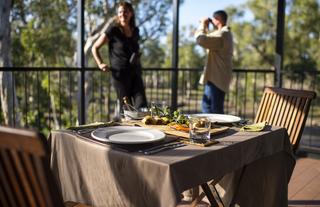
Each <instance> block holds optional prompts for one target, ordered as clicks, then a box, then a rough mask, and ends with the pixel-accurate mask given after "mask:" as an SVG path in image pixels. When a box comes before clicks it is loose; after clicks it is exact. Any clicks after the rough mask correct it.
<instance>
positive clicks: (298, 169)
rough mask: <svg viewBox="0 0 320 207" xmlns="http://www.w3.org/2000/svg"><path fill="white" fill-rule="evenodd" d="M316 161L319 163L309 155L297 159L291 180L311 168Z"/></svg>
mask: <svg viewBox="0 0 320 207" xmlns="http://www.w3.org/2000/svg"><path fill="white" fill-rule="evenodd" d="M316 163H317V160H316V159H311V158H308V157H307V158H299V159H297V162H296V166H295V168H294V170H293V174H292V177H291V181H293V180H294V179H296V178H297V177H298V176H299V175H300V174H301V173H303V172H304V171H305V169H307V168H310V167H311V166H312V165H314V164H316ZM319 163H320V162H319Z"/></svg>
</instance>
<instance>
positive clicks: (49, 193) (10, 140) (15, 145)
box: [0, 126, 75, 207]
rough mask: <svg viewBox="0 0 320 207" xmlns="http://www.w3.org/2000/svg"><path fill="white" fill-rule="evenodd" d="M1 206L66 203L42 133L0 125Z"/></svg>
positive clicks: (54, 206)
mask: <svg viewBox="0 0 320 207" xmlns="http://www.w3.org/2000/svg"><path fill="white" fill-rule="evenodd" d="M0 206H4V207H7V206H8V207H9V206H12V207H16V206H21V207H23V206H28V207H29V206H32V207H36V206H41V207H43V206H46V207H63V206H64V204H63V201H62V196H61V194H60V191H59V190H58V188H57V186H56V183H55V181H54V178H53V175H52V174H51V171H50V165H49V147H48V145H47V142H46V138H45V137H44V136H43V135H42V134H40V133H37V132H35V131H29V130H23V129H15V128H9V127H2V126H0ZM68 206H70V205H69V204H68ZM73 206H75V203H74V205H73Z"/></svg>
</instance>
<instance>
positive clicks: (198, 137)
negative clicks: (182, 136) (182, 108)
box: [189, 116, 211, 143]
mask: <svg viewBox="0 0 320 207" xmlns="http://www.w3.org/2000/svg"><path fill="white" fill-rule="evenodd" d="M189 125H190V126H189V128H190V130H189V136H190V139H191V140H192V141H193V142H196V143H205V142H207V141H208V140H209V139H210V129H211V122H210V120H209V119H208V118H207V117H204V116H189Z"/></svg>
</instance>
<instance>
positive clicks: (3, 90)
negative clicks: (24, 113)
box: [0, 0, 20, 126]
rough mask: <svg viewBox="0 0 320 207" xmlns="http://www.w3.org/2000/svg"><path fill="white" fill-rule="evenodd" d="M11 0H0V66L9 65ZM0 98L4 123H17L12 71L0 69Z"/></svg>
mask: <svg viewBox="0 0 320 207" xmlns="http://www.w3.org/2000/svg"><path fill="white" fill-rule="evenodd" d="M11 6H12V1H11V0H7V1H1V2H0V67H10V66H11V65H12V64H11V59H10V53H9V51H10V49H11V48H10V43H11V40H10V28H11V27H10V21H9V18H10V9H11ZM0 98H1V106H2V112H3V116H4V117H3V118H4V122H5V124H6V125H9V126H14V125H15V123H17V124H18V123H19V119H20V116H19V113H17V114H16V116H15V120H14V118H13V117H14V116H13V113H15V112H14V111H13V109H14V108H13V103H14V101H15V103H17V98H16V96H15V87H14V85H13V75H12V72H8V71H1V72H0Z"/></svg>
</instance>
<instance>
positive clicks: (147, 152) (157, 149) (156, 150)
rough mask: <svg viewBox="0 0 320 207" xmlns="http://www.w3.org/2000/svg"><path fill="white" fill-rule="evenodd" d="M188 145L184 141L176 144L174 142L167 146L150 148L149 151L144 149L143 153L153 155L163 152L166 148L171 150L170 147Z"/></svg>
mask: <svg viewBox="0 0 320 207" xmlns="http://www.w3.org/2000/svg"><path fill="white" fill-rule="evenodd" d="M183 146H186V144H184V143H176V144H172V145H167V146H162V147H159V148H156V149H153V150H148V151H144V152H143V154H145V155H151V154H154V153H157V152H162V151H165V150H169V149H174V148H178V147H183Z"/></svg>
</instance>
